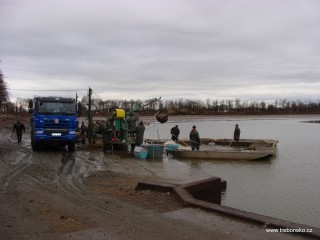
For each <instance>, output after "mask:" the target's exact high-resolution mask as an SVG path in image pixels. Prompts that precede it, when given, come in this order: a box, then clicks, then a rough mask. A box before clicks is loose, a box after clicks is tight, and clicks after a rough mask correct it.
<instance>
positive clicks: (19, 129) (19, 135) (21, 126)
mask: <svg viewBox="0 0 320 240" xmlns="http://www.w3.org/2000/svg"><path fill="white" fill-rule="evenodd" d="M14 131H15V132H16V134H17V138H18V142H21V139H22V131H23V132H25V131H26V128H25V126H24V124H23V123H22V122H20V120H17V122H16V123H15V124H13V129H12V133H14Z"/></svg>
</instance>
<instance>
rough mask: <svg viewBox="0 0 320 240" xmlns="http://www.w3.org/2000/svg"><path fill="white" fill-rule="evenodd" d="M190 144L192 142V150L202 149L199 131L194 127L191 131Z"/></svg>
mask: <svg viewBox="0 0 320 240" xmlns="http://www.w3.org/2000/svg"><path fill="white" fill-rule="evenodd" d="M189 137H190V142H191V149H192V151H194V150H199V149H200V137H199V133H198V131H197V127H196V126H194V125H193V127H192V129H191V131H190V136H189Z"/></svg>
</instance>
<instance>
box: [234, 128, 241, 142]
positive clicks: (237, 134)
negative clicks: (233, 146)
mask: <svg viewBox="0 0 320 240" xmlns="http://www.w3.org/2000/svg"><path fill="white" fill-rule="evenodd" d="M239 139H240V128H239V126H238V124H236V126H235V128H234V133H233V140H234V141H236V142H239Z"/></svg>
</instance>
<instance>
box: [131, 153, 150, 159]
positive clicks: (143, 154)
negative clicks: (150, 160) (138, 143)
mask: <svg viewBox="0 0 320 240" xmlns="http://www.w3.org/2000/svg"><path fill="white" fill-rule="evenodd" d="M147 156H148V152H134V157H135V158H138V159H146V158H147Z"/></svg>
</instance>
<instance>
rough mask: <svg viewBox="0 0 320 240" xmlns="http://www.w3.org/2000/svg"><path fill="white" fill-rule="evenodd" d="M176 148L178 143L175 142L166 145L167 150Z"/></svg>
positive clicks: (175, 149)
mask: <svg viewBox="0 0 320 240" xmlns="http://www.w3.org/2000/svg"><path fill="white" fill-rule="evenodd" d="M178 148H179V144H177V143H174V144H168V145H167V149H168V151H177V150H178Z"/></svg>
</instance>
